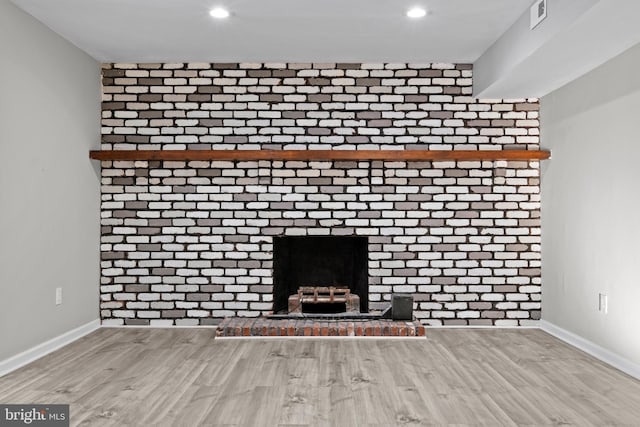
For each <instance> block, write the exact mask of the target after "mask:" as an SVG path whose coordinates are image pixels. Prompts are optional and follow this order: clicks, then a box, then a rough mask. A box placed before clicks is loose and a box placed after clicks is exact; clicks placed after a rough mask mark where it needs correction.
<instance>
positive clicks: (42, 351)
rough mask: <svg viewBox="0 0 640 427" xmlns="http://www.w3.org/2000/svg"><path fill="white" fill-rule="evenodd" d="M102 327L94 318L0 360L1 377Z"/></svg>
mask: <svg viewBox="0 0 640 427" xmlns="http://www.w3.org/2000/svg"><path fill="white" fill-rule="evenodd" d="M98 328H100V320H99V319H96V320H92V321H91V322H89V323H87V324H84V325H82V326H80V327H77V328H75V329H72V330H70V331H69V332H65V333H64V334H62V335H59V336H57V337H55V338H52V339H50V340H49V341H46V342H43V343H42V344H39V345H37V346H35V347H32V348H30V349H29V350H25V351H23V352H22V353H19V354H16V355H15V356H12V357H10V358H8V359H5V360H2V361H0V377H2V376H3V375H6V374H8V373H9V372H12V371H15V370H16V369H18V368H21V367H23V366H24V365H27V364H29V363H31V362H33V361H35V360H37V359H40V358H41V357H43V356H46V355H47V354H49V353H51V352H53V351H56V350H58V349H59V348H61V347H64V346H65V345H67V344H71V343H72V342H74V341H75V340H77V339H79V338H82V337H83V336H85V335H87V334H90V333H91V332H93V331H95V330H96V329H98Z"/></svg>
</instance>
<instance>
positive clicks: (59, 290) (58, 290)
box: [56, 288, 62, 305]
mask: <svg viewBox="0 0 640 427" xmlns="http://www.w3.org/2000/svg"><path fill="white" fill-rule="evenodd" d="M60 304H62V288H56V305H60Z"/></svg>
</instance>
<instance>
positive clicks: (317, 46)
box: [13, 0, 533, 63]
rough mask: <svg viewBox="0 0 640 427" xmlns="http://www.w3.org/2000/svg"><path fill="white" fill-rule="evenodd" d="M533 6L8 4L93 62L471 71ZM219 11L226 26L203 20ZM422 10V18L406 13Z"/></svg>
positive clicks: (433, 1)
mask: <svg viewBox="0 0 640 427" xmlns="http://www.w3.org/2000/svg"><path fill="white" fill-rule="evenodd" d="M532 1H533V0H56V1H52V0H13V2H14V3H16V4H17V5H18V6H19V7H21V8H22V9H24V10H25V11H27V12H28V13H30V14H31V15H33V16H34V17H36V18H37V19H39V20H40V21H42V22H43V23H44V24H45V25H47V26H48V27H50V28H51V29H52V30H53V31H55V32H56V33H58V34H60V35H62V36H63V37H64V38H66V39H68V40H69V41H71V42H72V43H73V44H75V45H76V46H78V47H79V48H81V49H82V50H84V51H86V52H87V53H89V54H90V55H91V56H93V57H94V58H96V59H97V60H99V61H102V62H172V61H202V62H209V61H214V62H216V61H217V62H223V61H234V62H235V61H260V62H263V61H266V62H280V61H288V62H325V61H326V62H335V61H342V62H346V61H356V62H361V61H375V62H380V61H398V62H434V61H435V62H459V63H472V62H474V61H475V60H476V59H478V57H480V56H481V55H482V54H483V53H484V52H485V51H486V50H487V49H488V48H489V47H490V46H491V45H492V44H493V43H494V42H495V41H496V40H497V39H498V38H499V37H500V36H501V35H502V34H503V33H504V32H505V31H506V30H507V29H508V28H509V27H510V26H511V25H512V24H513V23H514V22H515V21H516V20H517V19H518V17H519V16H520V15H522V14H523V13H524V12H525V11H526V10H527V9H528V6H530V5H531V3H532ZM214 6H224V7H226V8H227V9H228V10H230V11H231V13H232V16H231V17H230V18H229V19H227V20H223V21H220V20H214V19H212V18H211V17H210V16H209V14H208V11H209V10H210V9H211V8H212V7H214ZM413 6H423V7H425V8H426V9H428V10H429V14H428V16H427V17H426V18H423V19H419V20H411V19H409V18H407V17H406V16H405V13H406V11H407V9H409V8H410V7H413Z"/></svg>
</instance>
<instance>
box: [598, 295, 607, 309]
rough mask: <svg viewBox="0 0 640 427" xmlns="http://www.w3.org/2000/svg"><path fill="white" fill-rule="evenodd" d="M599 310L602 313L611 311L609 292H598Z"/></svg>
mask: <svg viewBox="0 0 640 427" xmlns="http://www.w3.org/2000/svg"><path fill="white" fill-rule="evenodd" d="M598 311H599V312H601V313H602V314H607V313H608V312H609V301H608V298H607V294H598Z"/></svg>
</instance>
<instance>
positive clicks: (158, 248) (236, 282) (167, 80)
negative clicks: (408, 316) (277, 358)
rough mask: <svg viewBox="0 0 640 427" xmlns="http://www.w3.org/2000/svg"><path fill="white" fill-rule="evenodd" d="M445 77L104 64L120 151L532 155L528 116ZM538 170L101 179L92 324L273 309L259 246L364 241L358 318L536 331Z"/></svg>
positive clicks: (268, 260)
mask: <svg viewBox="0 0 640 427" xmlns="http://www.w3.org/2000/svg"><path fill="white" fill-rule="evenodd" d="M471 84H472V70H471V67H470V66H468V65H454V64H424V65H414V64H195V63H192V64H106V65H104V66H103V97H104V98H103V100H104V102H103V109H102V115H103V119H102V124H103V128H102V135H103V136H102V141H103V146H102V149H104V150H110V149H113V150H117V149H177V150H184V149H318V148H323V149H469V150H475V149H478V150H495V149H509V148H519V149H537V148H538V144H539V138H538V130H539V128H538V126H539V123H538V103H537V100H535V99H529V100H524V99H517V100H477V99H474V98H472V97H471ZM539 200H540V197H539V163H538V162H507V161H484V162H394V161H358V162H356V161H349V162H345V161H322V162H315V161H311V162H302V161H286V162H285V161H212V162H209V161H191V162H170V161H164V162H159V161H137V162H130V161H127V162H125V161H115V162H108V161H105V162H102V206H101V214H102V219H101V221H102V240H101V254H102V274H101V315H102V319H103V323H104V324H136V325H140V324H143V325H146V324H150V325H172V324H175V325H204V324H212V323H217V321H218V320H219V319H220V318H221V317H224V316H229V315H237V316H258V315H260V314H263V313H267V312H269V311H270V310H271V309H272V291H273V289H272V288H273V287H272V283H273V281H272V264H273V262H272V256H273V254H272V251H273V237H274V236H281V235H359V236H367V237H368V238H369V284H370V287H369V307H370V309H379V308H382V307H384V306H385V305H386V304H387V303H386V301H388V300H389V298H390V296H391V293H392V292H408V293H412V294H413V295H414V297H415V315H416V316H417V317H418V318H419V319H420V320H421V321H422V322H423V323H425V324H432V325H440V324H446V325H467V324H469V325H526V324H529V323H530V322H531V321H533V320H536V319H538V318H539V315H540V202H539Z"/></svg>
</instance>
